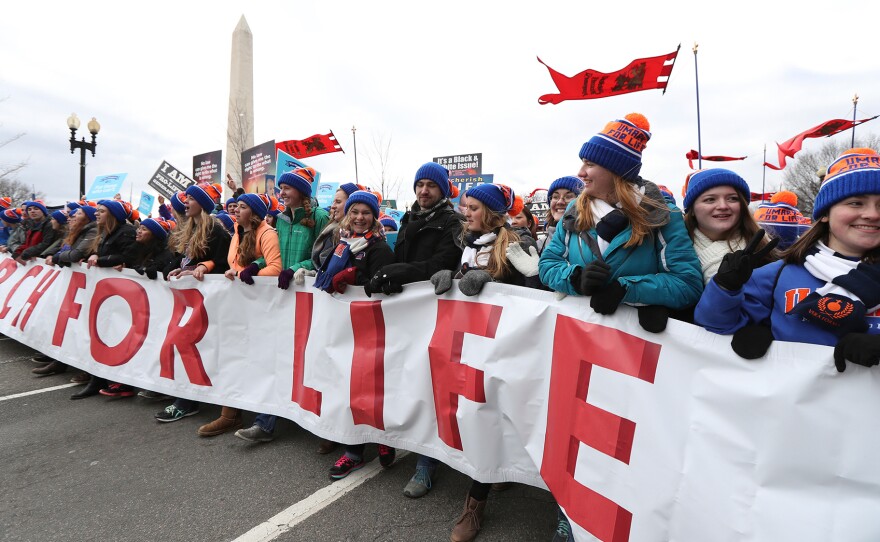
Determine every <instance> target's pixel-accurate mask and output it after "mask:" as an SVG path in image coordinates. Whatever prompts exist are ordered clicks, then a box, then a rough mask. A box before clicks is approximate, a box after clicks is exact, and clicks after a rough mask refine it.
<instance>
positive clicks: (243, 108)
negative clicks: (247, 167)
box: [226, 100, 254, 186]
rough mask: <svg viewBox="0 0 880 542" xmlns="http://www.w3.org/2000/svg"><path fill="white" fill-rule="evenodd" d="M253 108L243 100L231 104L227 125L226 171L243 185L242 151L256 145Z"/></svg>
mask: <svg viewBox="0 0 880 542" xmlns="http://www.w3.org/2000/svg"><path fill="white" fill-rule="evenodd" d="M252 118H253V113H252V109H251V110H250V111H249V110H248V108H247V105H246V104H245V103H244V102H242V101H240V100H239V101H236V102H235V103H233V104H230V106H229V120H228V124H227V126H226V173H228V174H230V175H232V177H233V179H235V181H236V182H237V183H238V184H239V186H240V185H241V153H243V152H244V151H246V150H248V149H250V148H251V147H253V146H254V125H253V122H252V121H251V119H252Z"/></svg>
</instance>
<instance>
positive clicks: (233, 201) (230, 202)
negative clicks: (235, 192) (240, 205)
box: [226, 198, 235, 209]
mask: <svg viewBox="0 0 880 542" xmlns="http://www.w3.org/2000/svg"><path fill="white" fill-rule="evenodd" d="M234 204H235V198H229V199H228V200H226V208H227V209H229V206H230V205H234Z"/></svg>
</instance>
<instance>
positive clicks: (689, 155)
mask: <svg viewBox="0 0 880 542" xmlns="http://www.w3.org/2000/svg"><path fill="white" fill-rule="evenodd" d="M685 158H687V159H688V166H690V168H691V169H695V168H694V160H699V159H700V153H698V152H697V151H695V150H693V149H691V150H690V152H688V153H687V154H686V155H685ZM746 158H748V156H703V160H708V161H709V162H732V161H734V160H745V159H746Z"/></svg>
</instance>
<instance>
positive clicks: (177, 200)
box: [171, 192, 186, 214]
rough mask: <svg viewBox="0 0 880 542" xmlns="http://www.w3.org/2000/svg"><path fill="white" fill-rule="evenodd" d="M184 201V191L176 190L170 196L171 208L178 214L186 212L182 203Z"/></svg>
mask: <svg viewBox="0 0 880 542" xmlns="http://www.w3.org/2000/svg"><path fill="white" fill-rule="evenodd" d="M185 201H186V192H177V193H176V194H174V195H173V196H171V208H172V209H174V210H175V211H177V212H178V213H180V214H183V213H185V212H186V207H185V206H184V205H183V203H184V202H185Z"/></svg>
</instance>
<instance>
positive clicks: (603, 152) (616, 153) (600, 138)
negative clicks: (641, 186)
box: [578, 113, 651, 181]
mask: <svg viewBox="0 0 880 542" xmlns="http://www.w3.org/2000/svg"><path fill="white" fill-rule="evenodd" d="M650 129H651V125H650V124H648V119H646V118H645V117H644V115H641V114H639V113H630V114H629V115H627V116H626V117H624V118H623V119H618V120H615V121H611V122H609V123H608V124H606V125H605V128H604V129H603V130H602V131H601V132H599V133H598V134H596V135H594V136H593V137H591V138H590V140H589V141H587V142H586V143H584V145H583V146H582V147H581V152H580V153H579V154H578V156H580V158H581V160H586V161H588V162H592V163H594V164H597V165H600V166H602V167H603V168H605V169H607V170H608V171H610V172H611V173H614V174H615V175H618V176H620V177H621V178H623V179H624V180H626V181H635V180H636V179H638V177H639V171H640V170H641V169H642V151H644V150H645V146H646V145H647V144H648V140H649V139H651V132H649V131H648V130H650Z"/></svg>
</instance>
